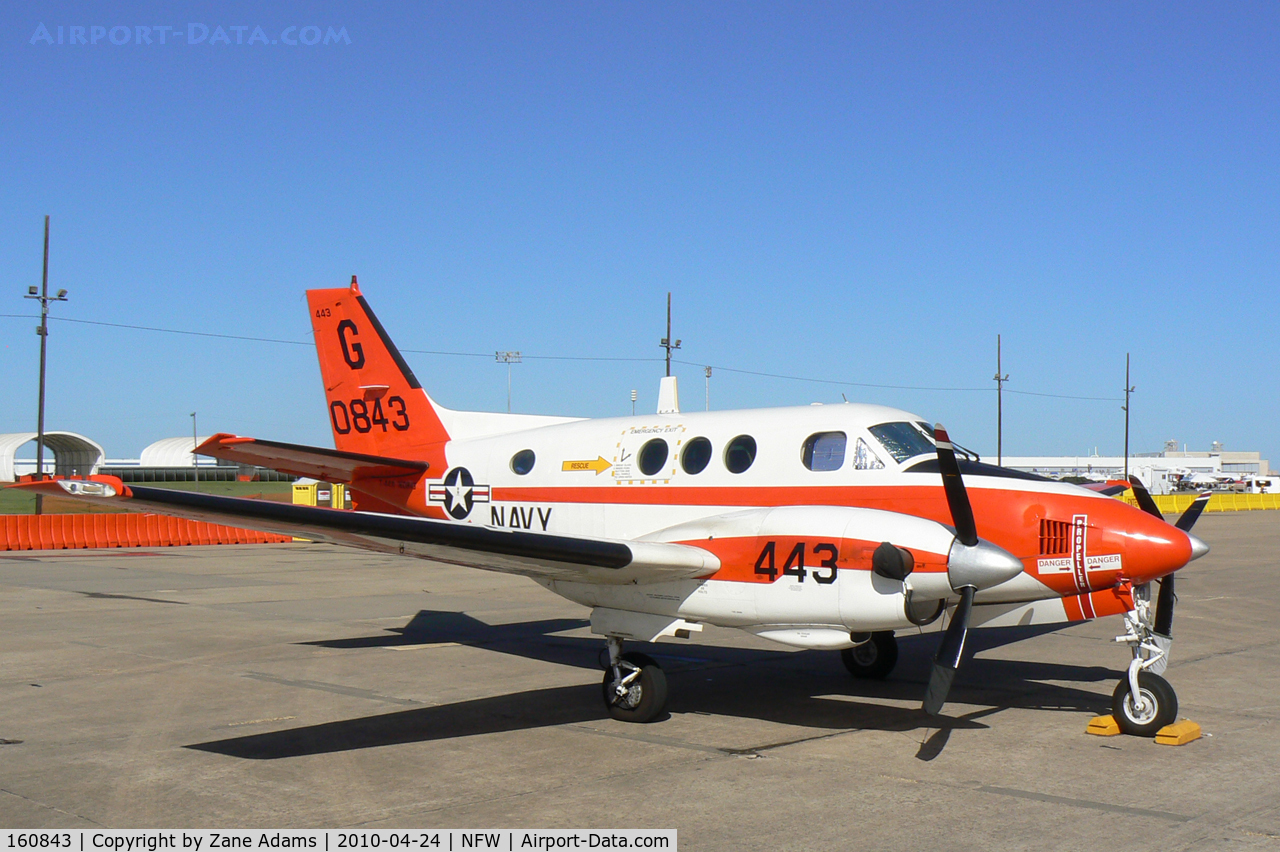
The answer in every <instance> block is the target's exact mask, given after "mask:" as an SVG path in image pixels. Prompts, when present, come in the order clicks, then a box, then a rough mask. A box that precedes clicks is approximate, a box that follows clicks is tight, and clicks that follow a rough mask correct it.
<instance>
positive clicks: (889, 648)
mask: <svg viewBox="0 0 1280 852" xmlns="http://www.w3.org/2000/svg"><path fill="white" fill-rule="evenodd" d="M840 660H841V661H842V662H843V663H844V667H845V668H846V669H848V670H849V674H851V675H853V676H854V677H861V678H871V679H873V680H883V679H884V678H886V677H888V676H889V672H891V671H893V667H894V666H895V665H897V664H898V640H897V639H895V638H894V637H893V631H892V630H881V631H879V632H876V633H872V634H871V638H870V639H868V640H867V641H865V642H863V643H862V644H860V645H854V646H853V647H852V648H845V649H844V650H843V651H841V652H840Z"/></svg>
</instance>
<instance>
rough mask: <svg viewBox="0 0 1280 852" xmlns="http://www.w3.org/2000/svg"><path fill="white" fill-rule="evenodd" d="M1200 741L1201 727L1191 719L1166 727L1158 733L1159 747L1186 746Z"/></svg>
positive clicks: (1157, 741)
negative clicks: (1194, 741)
mask: <svg viewBox="0 0 1280 852" xmlns="http://www.w3.org/2000/svg"><path fill="white" fill-rule="evenodd" d="M1198 739H1200V726H1199V725H1197V724H1196V723H1195V722H1193V721H1191V720H1190V719H1183V720H1182V721H1181V722H1175V723H1174V724H1172V725H1165V726H1164V727H1163V728H1161V729H1160V730H1158V731H1156V743H1157V744H1158V745H1174V746H1179V745H1186V744H1187V743H1189V742H1191V741H1193V740H1198Z"/></svg>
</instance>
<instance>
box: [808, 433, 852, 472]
mask: <svg viewBox="0 0 1280 852" xmlns="http://www.w3.org/2000/svg"><path fill="white" fill-rule="evenodd" d="M847 441H848V436H847V435H845V433H843V432H819V433H818V434H816V435H810V436H809V437H808V439H807V440H806V441H805V442H804V451H803V452H802V453H801V459H802V460H803V461H804V466H805V467H807V468H809V470H839V469H840V468H841V467H842V466H843V465H844V447H845V443H846V442H847Z"/></svg>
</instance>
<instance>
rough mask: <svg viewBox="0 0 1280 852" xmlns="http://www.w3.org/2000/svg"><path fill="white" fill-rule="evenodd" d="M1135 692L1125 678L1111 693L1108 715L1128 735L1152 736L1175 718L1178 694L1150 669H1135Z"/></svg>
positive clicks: (1167, 682) (1170, 723)
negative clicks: (1136, 688)
mask: <svg viewBox="0 0 1280 852" xmlns="http://www.w3.org/2000/svg"><path fill="white" fill-rule="evenodd" d="M1137 681H1138V691H1137V692H1136V693H1135V692H1134V691H1133V687H1132V686H1131V685H1130V683H1129V678H1125V679H1124V680H1122V681H1120V683H1119V684H1118V685H1117V686H1116V691H1115V692H1114V693H1113V694H1112V696H1111V715H1112V716H1113V717H1114V718H1115V720H1116V724H1117V725H1119V726H1120V730H1121V731H1123V732H1124V733H1126V734H1129V735H1130V736H1135V737H1154V736H1155V735H1156V733H1157V732H1158V731H1159V730H1160V729H1161V728H1163V727H1164V726H1165V725H1172V724H1173V723H1174V722H1175V721H1176V720H1177V718H1178V696H1177V695H1176V694H1174V691H1173V687H1172V686H1170V685H1169V681H1167V680H1165V679H1164V678H1162V677H1160V675H1158V674H1152V673H1151V672H1144V671H1140V672H1138V677H1137Z"/></svg>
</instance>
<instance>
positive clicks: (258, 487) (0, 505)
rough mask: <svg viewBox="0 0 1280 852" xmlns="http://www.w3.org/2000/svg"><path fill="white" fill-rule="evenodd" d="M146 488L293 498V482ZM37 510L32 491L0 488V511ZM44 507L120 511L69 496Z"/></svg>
mask: <svg viewBox="0 0 1280 852" xmlns="http://www.w3.org/2000/svg"><path fill="white" fill-rule="evenodd" d="M140 484H143V485H145V487H147V488H173V489H178V490H182V491H197V490H198V491H200V492H201V493H204V494H220V495H224V496H228V497H252V498H256V499H262V500H276V501H279V502H283V503H288V502H290V501H291V500H292V499H293V483H290V482H201V483H200V487H199V488H198V489H197V488H196V483H194V482H147V483H140ZM35 510H36V498H35V495H34V494H28V493H26V492H24V491H22V490H21V489H18V488H0V515H30V514H32V513H33V512H35ZM44 511H45V514H47V515H54V514H68V515H78V514H86V513H93V512H120V511H124V510H123V509H115V508H113V507H109V506H100V505H97V504H94V503H87V502H84V501H82V500H73V499H71V498H69V497H67V498H60V497H46V498H45V501H44Z"/></svg>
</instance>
